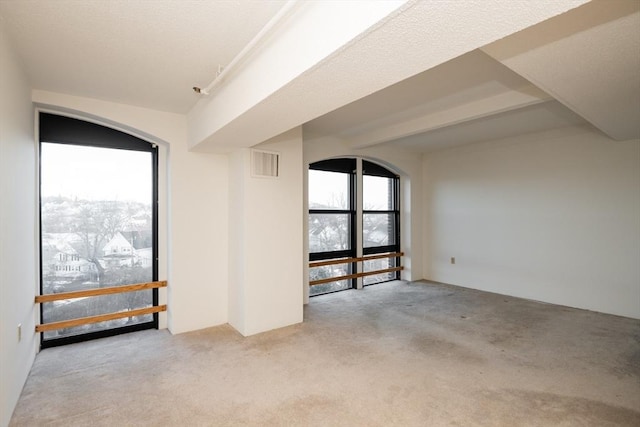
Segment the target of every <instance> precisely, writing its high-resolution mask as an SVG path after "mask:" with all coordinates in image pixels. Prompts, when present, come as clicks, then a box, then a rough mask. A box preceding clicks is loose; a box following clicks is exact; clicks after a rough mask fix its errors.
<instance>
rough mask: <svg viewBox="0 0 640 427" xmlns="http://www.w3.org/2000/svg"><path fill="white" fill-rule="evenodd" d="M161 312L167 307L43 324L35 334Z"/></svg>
mask: <svg viewBox="0 0 640 427" xmlns="http://www.w3.org/2000/svg"><path fill="white" fill-rule="evenodd" d="M161 311H167V306H166V305H158V306H155V307H145V308H138V309H136V310H129V311H121V312H118V313H109V314H102V315H99V316H90V317H81V318H78V319H71V320H63V321H60V322H51V323H45V324H43V325H36V332H46V331H53V330H56V329H62V328H71V327H74V326H81V325H88V324H90V323H98V322H104V321H107V320H115V319H123V318H125V317H133V316H141V315H143V314H153V313H159V312H161Z"/></svg>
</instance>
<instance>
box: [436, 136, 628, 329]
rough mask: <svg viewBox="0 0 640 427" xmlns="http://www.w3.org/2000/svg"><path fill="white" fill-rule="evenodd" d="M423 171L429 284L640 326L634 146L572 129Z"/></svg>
mask: <svg viewBox="0 0 640 427" xmlns="http://www.w3.org/2000/svg"><path fill="white" fill-rule="evenodd" d="M424 170H425V212H426V213H427V215H426V217H425V219H426V220H425V224H426V225H425V231H426V233H425V244H426V245H427V246H428V247H429V249H428V253H429V256H428V258H427V259H425V263H428V264H429V267H430V268H429V276H428V278H429V279H431V280H435V281H438V282H444V283H449V284H453V285H460V286H465V287H470V288H475V289H480V290H484V291H490V292H496V293H500V294H507V295H513V296H516V297H524V298H529V299H533V300H539V301H544V302H549V303H554V304H560V305H565V306H571V307H577V308H582V309H588V310H595V311H599V312H604V313H611V314H616V315H621V316H628V317H632V318H640V263H638V260H639V259H640V191H639V189H640V141H639V140H630V141H624V142H618V141H614V140H611V139H609V138H608V137H606V136H604V135H603V134H601V133H600V132H598V131H596V130H594V129H593V128H591V127H587V126H585V127H569V128H564V129H557V130H554V131H547V132H542V133H535V134H527V135H522V136H519V137H514V138H509V139H505V140H501V141H492V142H488V143H483V144H475V145H469V146H465V147H458V148H452V149H448V150H444V151H439V152H434V153H431V154H429V155H428V156H426V157H425V159H424ZM451 257H455V261H456V262H455V264H451V263H450V258H451Z"/></svg>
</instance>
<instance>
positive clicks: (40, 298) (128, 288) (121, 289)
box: [36, 280, 167, 304]
mask: <svg viewBox="0 0 640 427" xmlns="http://www.w3.org/2000/svg"><path fill="white" fill-rule="evenodd" d="M166 286H167V281H166V280H161V281H159V282H147V283H136V284H134V285H124V286H111V287H108V288H95V289H85V290H82V291H71V292H60V293H59V294H45V295H37V296H36V304H42V303H43V302H52V301H61V300H65V299H72V298H84V297H95V296H99V295H111V294H121V293H125V292H135V291H142V290H145V289H154V288H164V287H166Z"/></svg>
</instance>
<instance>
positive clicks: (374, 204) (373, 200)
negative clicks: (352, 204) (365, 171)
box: [362, 175, 394, 211]
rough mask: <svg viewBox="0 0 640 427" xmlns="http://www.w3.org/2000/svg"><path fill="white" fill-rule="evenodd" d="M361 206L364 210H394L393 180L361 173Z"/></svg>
mask: <svg viewBox="0 0 640 427" xmlns="http://www.w3.org/2000/svg"><path fill="white" fill-rule="evenodd" d="M362 180H363V183H362V185H363V187H364V188H363V193H362V197H363V206H364V210H365V211H375V210H378V211H391V210H394V206H393V205H394V203H393V193H394V185H393V184H394V180H393V179H391V178H385V177H380V176H370V175H363V177H362Z"/></svg>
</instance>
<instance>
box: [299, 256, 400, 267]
mask: <svg viewBox="0 0 640 427" xmlns="http://www.w3.org/2000/svg"><path fill="white" fill-rule="evenodd" d="M401 256H404V252H393V253H389V254H378V255H365V256H362V257H354V258H340V259H331V260H327V261H314V262H310V263H309V268H316V267H324V266H325V265H336V264H350V263H352V262H362V261H371V260H374V259H383V258H398V257H401Z"/></svg>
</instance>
